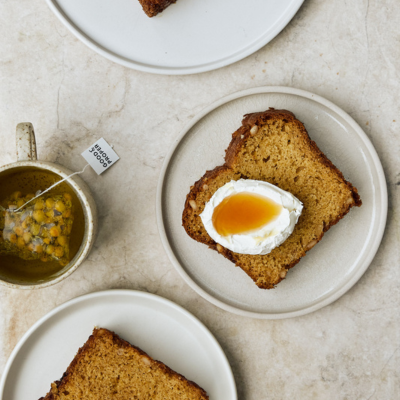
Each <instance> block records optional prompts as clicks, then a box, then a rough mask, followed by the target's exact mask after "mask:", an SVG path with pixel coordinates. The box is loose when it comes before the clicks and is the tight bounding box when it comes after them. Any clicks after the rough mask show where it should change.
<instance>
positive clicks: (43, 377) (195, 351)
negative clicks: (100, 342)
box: [0, 290, 237, 400]
mask: <svg viewBox="0 0 400 400" xmlns="http://www.w3.org/2000/svg"><path fill="white" fill-rule="evenodd" d="M95 326H98V327H103V328H107V329H110V330H112V331H114V332H116V333H117V334H118V335H120V336H121V337H122V338H123V339H125V340H127V341H129V342H130V343H132V344H133V345H136V346H138V347H140V348H141V349H142V350H143V351H145V352H146V353H148V354H149V356H151V357H153V358H155V359H157V360H160V361H162V362H163V363H165V364H166V365H168V366H169V367H170V368H172V369H173V370H175V371H176V372H179V373H180V374H182V375H184V376H185V377H186V378H187V379H190V380H192V381H194V382H196V383H197V384H198V385H200V386H201V387H202V388H203V389H205V390H206V391H207V393H208V394H209V396H210V398H212V399H225V398H226V399H237V395H236V387H235V381H234V379H233V375H232V371H231V368H230V366H229V363H228V361H227V359H226V356H225V354H224V352H223V351H222V349H221V347H220V345H219V344H218V342H217V341H216V340H215V338H214V337H213V336H212V334H211V333H210V331H209V330H208V329H207V328H206V327H205V326H204V325H203V324H202V323H201V322H200V321H199V320H198V319H196V318H195V317H194V316H193V315H192V314H190V313H189V312H187V311H186V310H184V309H183V308H181V307H180V306H178V305H176V304H174V303H172V302H171V301H169V300H166V299H164V298H162V297H159V296H155V295H153V294H149V293H144V292H137V291H133V290H109V291H104V292H97V293H92V294H88V295H85V296H82V297H78V298H76V299H74V300H71V301H68V302H67V303H65V304H63V305H61V306H59V307H57V308H55V309H54V310H53V311H51V312H50V313H49V314H47V315H45V316H44V317H43V318H41V319H40V320H39V321H38V322H37V323H36V324H35V325H33V326H32V328H30V329H29V331H28V332H27V333H26V334H25V335H24V336H23V338H22V339H21V340H20V341H19V343H18V344H17V346H16V347H15V349H14V351H13V352H12V354H11V356H10V358H9V360H8V362H7V365H6V368H5V371H4V374H3V377H2V380H1V383H0V399H1V400H21V399H38V398H40V397H41V396H45V394H46V393H47V392H48V391H49V389H50V383H51V382H54V381H55V380H57V379H60V377H61V376H62V374H63V373H64V371H65V370H66V369H67V367H68V365H69V364H70V363H71V361H72V359H73V358H74V357H75V355H76V353H77V351H78V349H79V348H80V347H81V346H82V345H83V344H84V343H85V342H86V340H87V339H88V337H89V336H90V335H91V333H92V330H93V328H94V327H95ZM177 338H179V340H177Z"/></svg>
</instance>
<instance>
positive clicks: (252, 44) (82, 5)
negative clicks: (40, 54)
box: [46, 0, 304, 75]
mask: <svg viewBox="0 0 400 400" xmlns="http://www.w3.org/2000/svg"><path fill="white" fill-rule="evenodd" d="M46 1H47V3H48V5H49V7H50V8H51V10H53V12H54V13H55V14H56V15H57V17H58V18H59V19H60V20H61V21H62V22H63V23H64V25H66V26H67V28H69V30H70V31H71V32H72V33H73V34H74V35H75V36H76V37H77V38H78V39H80V40H81V41H82V42H83V43H85V44H86V45H87V46H89V47H90V48H91V49H93V50H95V51H97V52H98V53H99V54H101V55H103V56H104V57H106V58H108V59H110V60H112V61H115V62H117V63H119V64H122V65H125V66H126V67H130V68H134V69H138V70H141V71H146V72H153V73H158V74H169V75H181V74H194V73H198V72H205V71H210V70H213V69H216V68H221V67H224V66H226V65H229V64H231V63H234V62H236V61H239V60H241V59H242V58H244V57H247V56H248V55H250V54H252V53H254V52H255V51H257V50H259V49H260V48H261V47H263V46H264V45H266V44H267V43H268V42H269V41H270V40H272V39H273V38H274V37H275V36H276V35H277V34H278V33H279V32H280V31H281V30H282V29H283V28H284V27H285V26H286V25H287V24H288V23H289V21H290V20H291V19H292V17H293V16H294V15H295V14H296V12H297V10H298V9H299V8H300V6H301V4H302V3H303V1H304V0H246V1H243V0H177V3H176V4H173V5H171V6H170V7H168V8H167V9H166V10H165V11H164V12H163V13H161V14H159V15H157V16H156V17H153V18H149V17H147V15H146V14H145V13H144V12H143V10H142V7H141V5H140V3H139V1H138V0H114V1H109V0H85V1H82V0H46Z"/></svg>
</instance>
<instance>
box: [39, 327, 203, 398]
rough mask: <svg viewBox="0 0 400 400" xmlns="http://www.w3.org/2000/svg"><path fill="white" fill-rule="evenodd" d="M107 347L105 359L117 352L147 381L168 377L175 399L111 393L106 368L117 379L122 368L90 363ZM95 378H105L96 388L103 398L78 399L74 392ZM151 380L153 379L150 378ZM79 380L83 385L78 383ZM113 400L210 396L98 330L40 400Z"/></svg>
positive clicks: (144, 393) (146, 393) (138, 392)
mask: <svg viewBox="0 0 400 400" xmlns="http://www.w3.org/2000/svg"><path fill="white" fill-rule="evenodd" d="M103 343H105V344H106V347H107V349H106V351H105V353H104V354H105V356H107V355H108V356H109V357H111V356H112V355H113V353H114V355H115V352H116V354H117V355H118V356H119V357H121V358H122V357H125V359H126V364H128V367H127V368H129V364H131V368H136V367H137V365H139V368H140V374H141V376H143V380H144V381H145V380H146V379H147V380H148V379H156V378H157V376H162V377H165V378H166V380H167V381H168V383H169V386H170V387H171V388H172V387H174V388H177V390H176V391H175V393H174V395H171V394H170V393H167V392H165V393H162V392H160V393H157V395H158V394H161V397H157V396H156V395H155V393H150V392H149V391H146V390H136V389H135V390H133V391H131V392H130V393H129V394H128V395H127V394H126V392H124V393H119V392H118V387H117V385H115V387H114V388H113V389H111V390H110V381H112V379H110V377H108V376H107V368H106V367H111V368H112V372H113V375H116V374H117V373H118V374H119V373H121V375H122V373H123V371H121V366H120V365H114V364H113V365H111V366H107V365H105V364H102V365H101V364H100V366H99V361H101V360H98V358H95V357H93V359H91V360H90V358H89V360H90V362H88V357H90V355H91V353H93V352H94V351H96V348H97V349H98V348H99V347H100V346H102V345H103ZM132 365H133V367H132ZM94 368H96V371H95V373H93V370H94ZM91 369H92V371H91V372H92V375H91V376H86V377H83V378H82V374H85V372H86V371H88V370H89V371H90V370H91ZM128 372H129V371H128ZM94 376H95V378H97V377H98V376H99V377H100V376H101V379H99V382H98V386H97V388H96V390H98V391H99V393H100V395H94V396H93V397H90V396H89V395H88V394H85V393H80V394H78V396H76V394H75V393H73V391H74V390H75V389H76V388H77V387H79V390H85V388H84V385H85V383H86V382H84V383H83V384H82V383H81V382H82V379H83V381H85V380H87V381H90V380H91V379H92V380H93V379H94ZM128 376H129V374H128ZM148 376H149V377H150V378H148ZM154 377H155V378H154ZM107 378H109V379H107ZM119 378H120V375H118V380H119ZM121 378H122V377H121ZM78 379H79V380H80V381H81V382H80V381H78ZM90 385H91V386H92V388H93V383H90V382H89V386H90ZM127 385H129V386H130V387H135V386H137V385H140V383H138V382H134V381H132V380H131V381H130V382H129V381H128V383H127ZM152 390H156V389H152ZM161 390H162V389H161ZM170 392H172V389H171V390H170ZM182 392H184V393H182ZM92 394H93V393H92ZM82 396H83V397H82ZM110 396H111V397H110ZM132 396H133V397H132ZM110 398H113V399H115V400H130V399H131V398H132V399H133V398H135V399H138V400H142V399H143V400H150V399H153V398H157V399H158V398H162V399H165V400H175V399H178V398H179V399H180V398H182V399H185V400H186V399H187V400H189V399H190V400H192V399H193V400H207V399H209V397H208V396H207V393H206V392H205V391H204V390H203V389H202V388H201V387H200V386H198V385H197V384H196V383H194V382H192V381H189V380H188V379H186V378H185V377H184V376H183V375H180V374H178V373H177V372H175V371H173V370H172V369H171V368H169V367H167V366H166V365H165V364H163V363H162V362H160V361H156V360H154V359H152V358H151V357H150V356H149V355H148V354H146V353H145V352H144V351H143V350H141V349H140V348H138V347H136V346H133V345H131V344H130V343H129V342H127V341H126V340H123V339H121V338H120V337H119V336H118V335H117V334H116V333H114V332H112V331H110V330H108V329H104V328H95V329H94V330H93V333H92V335H91V336H90V337H89V339H88V340H87V341H86V343H85V344H84V345H83V346H82V347H81V348H80V349H79V351H78V353H77V355H76V356H75V358H74V359H73V361H72V362H71V364H70V365H69V367H68V368H67V370H66V371H65V372H64V374H63V376H62V377H61V379H60V380H58V381H56V382H54V383H52V384H51V390H50V392H49V393H47V395H46V396H45V397H41V398H40V399H39V400H78V399H79V400H83V399H85V400H92V399H96V400H103V399H104V400H106V399H110Z"/></svg>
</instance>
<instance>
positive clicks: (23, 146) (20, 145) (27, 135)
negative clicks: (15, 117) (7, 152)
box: [16, 122, 37, 161]
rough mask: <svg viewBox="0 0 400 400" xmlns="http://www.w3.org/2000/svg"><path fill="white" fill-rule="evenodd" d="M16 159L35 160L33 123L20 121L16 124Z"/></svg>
mask: <svg viewBox="0 0 400 400" xmlns="http://www.w3.org/2000/svg"><path fill="white" fill-rule="evenodd" d="M16 139H17V161H36V160H37V152H36V138H35V132H34V130H33V125H32V124H31V123H30V122H22V123H20V124H18V125H17V132H16Z"/></svg>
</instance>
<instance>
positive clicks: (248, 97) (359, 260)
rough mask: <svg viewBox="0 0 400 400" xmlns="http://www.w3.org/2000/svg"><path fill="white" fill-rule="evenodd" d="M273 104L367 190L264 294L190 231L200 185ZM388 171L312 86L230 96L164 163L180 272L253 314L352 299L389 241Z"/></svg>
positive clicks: (163, 221) (168, 241)
mask: <svg viewBox="0 0 400 400" xmlns="http://www.w3.org/2000/svg"><path fill="white" fill-rule="evenodd" d="M269 107H274V108H277V109H279V108H284V109H287V110H290V111H292V112H293V113H294V114H295V115H296V117H297V118H298V119H299V120H300V121H302V122H303V123H304V125H305V127H306V129H307V130H308V133H309V135H310V137H311V138H312V139H313V140H315V142H316V143H317V145H318V147H319V148H320V149H321V150H322V151H323V152H324V153H325V154H326V155H327V157H328V158H329V159H330V160H331V161H332V162H333V163H334V164H335V165H336V166H337V167H338V168H339V169H340V170H341V171H342V173H343V174H344V176H345V178H346V179H348V180H349V181H350V182H351V183H352V184H353V185H354V186H355V187H356V188H357V189H358V190H359V193H360V196H361V199H362V201H363V205H362V206H361V207H360V208H358V207H357V208H353V209H352V210H351V211H350V213H349V214H348V215H347V216H346V217H345V218H344V219H343V220H341V221H340V222H339V223H338V224H337V225H336V226H334V227H332V228H331V229H330V230H329V231H328V232H327V233H326V234H325V236H324V238H323V240H322V241H321V242H320V243H319V244H318V245H317V246H315V247H314V248H313V249H312V250H311V251H310V252H309V253H307V256H306V257H304V258H303V259H302V260H301V261H300V263H299V264H297V265H296V266H295V267H294V268H293V269H291V270H290V271H289V272H288V274H287V277H286V279H285V280H284V281H282V282H281V283H279V285H277V287H276V288H275V289H274V290H262V289H259V288H258V287H257V286H256V285H255V284H254V283H253V281H252V280H251V279H250V278H249V277H248V276H247V275H246V274H245V273H244V272H243V271H242V270H241V269H240V268H235V267H234V264H232V263H231V262H230V261H228V260H226V259H225V258H223V257H222V256H221V255H219V254H218V253H217V252H215V251H213V250H209V249H208V247H207V246H206V245H204V244H201V243H198V242H196V241H194V240H192V239H191V238H190V237H189V236H188V235H187V234H186V232H185V230H184V229H183V227H182V211H183V208H184V203H185V199H186V195H187V193H188V192H189V190H190V186H191V185H193V184H194V182H196V181H197V180H198V179H199V178H200V177H201V176H202V175H203V174H204V172H205V171H206V170H211V169H213V168H214V167H216V166H217V165H222V164H223V163H224V156H225V149H226V148H227V147H228V145H229V143H230V141H231V137H232V133H233V132H234V131H235V130H236V129H238V128H239V127H240V126H241V120H242V117H243V115H244V114H247V113H252V112H256V111H264V110H266V109H268V108H269ZM387 202H388V198H387V188H386V182H385V177H384V173H383V169H382V165H381V163H380V161H379V158H378V156H377V154H376V151H375V149H374V148H373V146H372V144H371V142H370V141H369V139H368V138H367V136H366V135H365V133H364V132H363V131H362V129H361V128H360V126H359V125H357V123H356V122H355V121H354V120H353V119H352V118H351V117H350V116H349V115H348V114H346V113H345V112H344V111H343V110H341V109H340V108H339V107H337V106H335V105H334V104H332V103H331V102H329V101H328V100H325V99H323V98H322V97H319V96H317V95H314V94H311V93H309V92H305V91H303V90H298V89H291V88H285V87H261V88H254V89H250V90H245V91H242V92H239V93H235V94H233V95H231V96H228V97H226V98H224V99H222V100H220V101H218V102H217V103H214V104H212V105H211V106H210V107H208V108H207V109H205V110H203V111H202V112H201V113H200V115H198V116H197V117H196V118H194V119H193V120H192V121H191V122H190V123H189V125H187V126H186V128H185V129H184V130H183V132H182V134H181V135H180V137H179V138H178V139H177V140H176V142H175V144H174V146H173V148H172V149H171V151H170V152H169V154H168V155H167V157H166V160H165V162H164V166H163V169H162V172H161V177H160V181H159V185H158V193H157V219H158V226H159V231H160V235H161V239H162V242H163V245H164V247H165V250H166V252H167V254H168V256H169V258H170V260H171V261H172V263H173V264H174V266H175V268H176V269H177V270H178V272H179V273H180V274H181V276H182V277H183V278H184V279H185V280H186V282H187V283H188V284H189V285H190V286H191V287H192V288H193V289H194V290H196V291H197V292H198V293H199V294H200V295H201V296H203V297H204V298H205V299H207V300H208V301H210V302H212V303H213V304H215V305H217V306H219V307H221V308H223V309H225V310H227V311H231V312H233V313H237V314H240V315H243V316H248V317H255V318H265V319H278V318H288V317H294V316H299V315H304V314H307V313H310V312H312V311H315V310H317V309H319V308H321V307H324V306H326V305H327V304H330V303H332V302H333V301H335V300H336V299H338V298H339V297H340V296H342V295H343V294H344V293H346V292H347V291H348V290H349V289H350V288H351V287H352V286H353V285H354V284H355V283H356V282H357V281H358V279H360V277H361V276H362V274H363V273H364V272H365V270H366V269H367V268H368V266H369V264H370V263H371V261H372V259H373V257H374V256H375V253H376V251H377V249H378V246H379V244H380V242H381V239H382V235H383V231H384V228H385V223H386V214H387Z"/></svg>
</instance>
